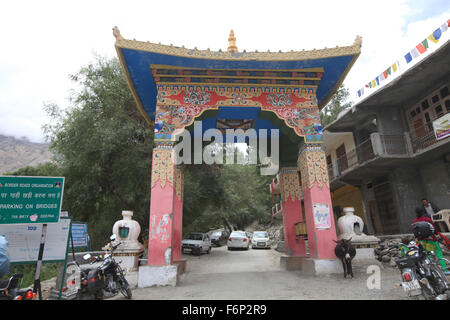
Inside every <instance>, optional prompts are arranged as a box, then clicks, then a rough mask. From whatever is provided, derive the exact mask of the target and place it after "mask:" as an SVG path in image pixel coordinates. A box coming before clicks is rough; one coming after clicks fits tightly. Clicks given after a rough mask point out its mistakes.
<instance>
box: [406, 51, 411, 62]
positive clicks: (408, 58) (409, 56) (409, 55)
mask: <svg viewBox="0 0 450 320" xmlns="http://www.w3.org/2000/svg"><path fill="white" fill-rule="evenodd" d="M405 60H406V63H410V62H411V60H412V56H411V52H408V53H407V54H406V55H405Z"/></svg>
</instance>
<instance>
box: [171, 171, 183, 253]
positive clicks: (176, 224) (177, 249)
mask: <svg viewBox="0 0 450 320" xmlns="http://www.w3.org/2000/svg"><path fill="white" fill-rule="evenodd" d="M183 182H184V181H183V170H182V169H181V168H175V198H174V211H173V213H174V215H173V233H172V234H173V239H172V240H173V245H172V247H173V251H172V253H173V255H172V256H173V260H174V261H178V260H180V259H181V240H182V239H181V238H182V237H181V236H182V230H183Z"/></svg>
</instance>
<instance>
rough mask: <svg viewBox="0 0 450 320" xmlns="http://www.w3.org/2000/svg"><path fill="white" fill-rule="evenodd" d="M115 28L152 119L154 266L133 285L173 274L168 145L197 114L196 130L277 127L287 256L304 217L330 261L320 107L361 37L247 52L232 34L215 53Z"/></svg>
mask: <svg viewBox="0 0 450 320" xmlns="http://www.w3.org/2000/svg"><path fill="white" fill-rule="evenodd" d="M113 30H114V35H115V37H116V43H115V46H116V50H117V54H118V56H119V59H120V61H121V63H122V66H123V68H124V71H125V75H126V77H127V81H128V84H129V86H130V89H131V91H132V93H133V95H134V97H135V99H136V102H137V104H138V107H139V109H140V111H141V113H142V115H143V116H144V117H145V119H146V120H147V121H148V122H149V123H151V122H154V125H155V148H154V150H153V163H152V175H151V203H150V226H149V247H148V266H147V268H150V269H151V272H147V276H144V272H142V277H141V272H140V280H139V282H140V286H149V285H155V284H174V283H175V282H176V280H173V279H174V277H176V273H177V271H176V268H177V267H176V264H177V261H179V259H180V255H181V229H182V206H183V205H182V203H183V192H182V188H183V173H182V171H181V170H180V169H179V168H178V167H177V166H176V165H175V161H174V160H175V157H176V156H177V155H176V153H175V150H174V146H175V143H176V141H177V137H178V136H179V135H182V134H183V132H185V130H189V131H194V137H195V134H196V133H195V130H194V129H193V123H194V120H199V121H202V129H201V130H202V132H200V133H203V132H205V131H206V130H207V129H210V128H218V129H219V130H224V129H226V128H244V129H248V128H253V129H256V131H258V129H280V131H281V133H280V165H281V166H282V167H285V168H283V169H282V170H281V171H280V173H281V178H280V185H279V187H280V190H281V196H282V201H283V202H282V204H283V217H284V224H285V237H286V239H287V241H286V243H287V244H288V252H287V254H288V257H303V256H305V245H304V241H303V240H302V239H299V238H298V237H296V232H295V224H298V223H299V222H300V221H305V223H306V228H307V231H308V239H309V249H310V257H311V258H313V259H322V260H327V259H335V255H334V251H333V250H334V246H333V245H332V243H333V242H332V240H333V239H336V231H335V226H334V219H333V216H332V204H331V197H330V191H329V182H328V171H327V166H326V160H325V153H324V150H323V149H322V147H321V145H322V141H323V138H322V127H321V124H320V117H319V111H320V109H321V108H322V107H323V106H325V105H326V104H327V102H328V101H329V100H330V99H331V97H332V95H333V94H334V93H335V92H336V90H337V88H338V87H339V85H340V84H341V83H342V82H343V80H344V77H345V75H346V74H347V73H348V71H349V70H350V68H351V66H352V65H353V63H354V62H355V60H356V59H357V57H358V56H359V54H360V47H361V38H359V37H357V39H356V40H355V43H354V44H353V45H352V46H348V47H336V48H333V49H323V50H312V51H299V52H294V51H291V52H287V53H282V52H277V53H270V52H267V53H259V52H249V53H247V52H245V51H244V52H238V51H237V47H236V44H235V38H234V35H233V34H230V38H229V41H230V46H229V48H228V51H226V52H221V51H219V52H215V51H210V50H209V49H208V50H197V49H194V50H191V49H186V48H184V47H181V48H180V47H174V46H165V45H159V44H153V43H149V42H140V41H135V40H127V39H124V38H123V37H122V36H121V34H120V32H119V30H118V29H117V28H114V29H113ZM299 173H300V174H299ZM302 197H303V201H304V209H305V219H304V220H303V217H302V207H301V198H302ZM327 208H328V216H327ZM143 270H144V269H143ZM150 273H151V276H149V274H150ZM174 275H175V276H174ZM141 279H142V280H141ZM144 279H145V280H144Z"/></svg>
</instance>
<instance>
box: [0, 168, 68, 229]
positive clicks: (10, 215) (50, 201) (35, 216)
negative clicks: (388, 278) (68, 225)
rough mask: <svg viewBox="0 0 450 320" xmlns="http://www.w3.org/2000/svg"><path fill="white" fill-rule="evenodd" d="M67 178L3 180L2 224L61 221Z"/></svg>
mask: <svg viewBox="0 0 450 320" xmlns="http://www.w3.org/2000/svg"><path fill="white" fill-rule="evenodd" d="M63 190H64V178H63V177H20V176H0V224H29V223H55V222H58V221H59V213H60V210H61V204H62V197H63Z"/></svg>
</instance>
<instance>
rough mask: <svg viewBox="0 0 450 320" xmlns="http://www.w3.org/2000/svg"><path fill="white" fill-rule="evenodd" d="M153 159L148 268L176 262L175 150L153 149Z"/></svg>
mask: <svg viewBox="0 0 450 320" xmlns="http://www.w3.org/2000/svg"><path fill="white" fill-rule="evenodd" d="M152 159H153V160H152V161H153V162H152V178H151V179H152V184H151V200H150V226H149V238H148V240H149V241H148V265H149V266H165V265H171V264H172V262H173V244H174V242H173V241H174V240H173V231H174V230H173V229H174V226H175V224H174V212H175V196H176V195H175V186H174V171H175V162H174V159H175V158H174V151H173V149H172V148H170V149H162V148H154V149H153V157H152Z"/></svg>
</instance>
